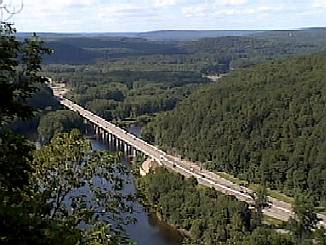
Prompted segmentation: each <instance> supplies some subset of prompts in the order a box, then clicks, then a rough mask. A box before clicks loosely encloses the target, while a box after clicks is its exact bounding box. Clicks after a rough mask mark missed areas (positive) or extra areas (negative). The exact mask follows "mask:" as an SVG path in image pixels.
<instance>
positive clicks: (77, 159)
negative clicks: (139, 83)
mask: <svg viewBox="0 0 326 245" xmlns="http://www.w3.org/2000/svg"><path fill="white" fill-rule="evenodd" d="M0 34H1V36H0V170H1V171H0V240H1V244H22V245H24V244H26V245H27V244H44V243H47V244H121V243H127V242H128V239H127V237H126V235H125V234H124V229H123V227H124V224H126V223H128V222H130V221H132V220H131V219H130V218H129V216H128V215H127V214H126V213H130V212H132V209H131V206H130V201H132V199H133V197H132V196H129V195H125V194H124V193H123V186H124V183H125V180H126V179H123V177H124V176H126V174H127V172H126V171H125V170H126V169H125V168H124V167H123V166H122V165H121V164H119V162H120V161H119V156H113V155H110V154H108V153H105V152H98V153H94V152H92V151H91V148H90V146H89V142H88V141H86V140H85V139H83V138H82V136H81V134H80V133H79V132H78V131H72V132H71V133H67V134H60V135H58V136H56V137H55V138H54V139H53V141H52V142H51V144H50V145H48V146H45V147H43V148H41V149H40V150H38V151H36V152H33V149H34V147H33V146H32V145H31V144H30V143H29V142H28V141H27V140H26V139H25V138H23V137H21V136H19V135H16V134H13V133H12V132H10V131H9V130H7V129H5V126H6V123H8V122H10V120H11V119H14V118H19V119H28V118H31V117H32V116H33V113H32V112H33V108H32V107H31V106H30V105H28V103H27V100H28V98H30V97H31V96H32V95H33V94H34V93H35V91H36V90H37V88H36V85H37V84H42V83H44V82H45V81H46V79H45V78H44V77H41V76H40V75H39V72H40V70H41V65H40V64H41V56H42V55H43V54H45V53H49V50H47V49H44V48H42V42H41V41H39V40H38V38H37V37H36V36H35V35H34V37H33V38H32V40H25V41H24V42H19V41H17V40H16V37H15V30H14V28H13V27H12V25H9V24H7V23H1V25H0ZM98 181H100V183H103V184H102V185H99V182H98ZM85 191H88V193H87V194H89V195H87V194H85Z"/></svg>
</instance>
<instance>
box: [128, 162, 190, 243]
mask: <svg viewBox="0 0 326 245" xmlns="http://www.w3.org/2000/svg"><path fill="white" fill-rule="evenodd" d="M145 161H147V160H146V159H144V158H142V159H136V160H135V161H134V163H133V175H134V177H135V180H134V185H135V187H136V191H137V198H138V200H139V202H140V203H141V205H142V206H143V207H144V208H145V210H146V211H147V212H148V213H150V214H151V216H152V218H153V219H155V220H156V222H157V223H159V224H160V225H161V226H163V227H164V228H165V229H167V230H169V231H170V232H172V233H177V235H179V237H180V238H179V239H178V240H179V242H180V243H181V242H182V241H183V240H184V239H185V238H189V237H190V232H189V231H187V230H185V229H182V228H180V227H179V226H177V225H174V224H171V223H169V222H168V221H167V219H165V218H164V217H163V216H162V214H161V213H160V212H159V207H158V206H157V205H155V204H154V203H151V202H150V201H149V200H148V199H147V198H146V195H145V192H146V190H145V189H144V188H143V186H142V185H141V184H140V182H141V179H142V178H144V176H142V175H141V174H140V171H139V169H140V168H141V167H142V164H143V163H144V162H145Z"/></svg>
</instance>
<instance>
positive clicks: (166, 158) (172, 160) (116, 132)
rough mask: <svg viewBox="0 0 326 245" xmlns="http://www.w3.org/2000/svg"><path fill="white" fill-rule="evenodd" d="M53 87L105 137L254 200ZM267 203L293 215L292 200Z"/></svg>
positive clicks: (269, 211) (274, 211)
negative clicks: (79, 103) (98, 114)
mask: <svg viewBox="0 0 326 245" xmlns="http://www.w3.org/2000/svg"><path fill="white" fill-rule="evenodd" d="M53 91H54V95H55V96H57V97H58V99H59V101H60V103H61V104H62V105H64V106H65V107H67V108H68V109H70V110H72V111H75V112H78V113H79V115H80V116H81V117H83V118H84V119H86V120H87V121H88V122H90V123H91V124H93V125H94V127H95V130H96V132H97V134H100V135H101V137H103V139H106V140H108V141H114V142H115V143H116V144H117V146H120V147H122V148H123V149H125V150H126V151H131V152H133V153H134V154H136V153H137V151H139V152H142V153H143V154H145V155H146V156H148V157H150V158H152V159H153V160H155V161H156V162H157V163H159V164H160V165H161V166H164V167H166V168H168V169H171V170H173V171H175V172H178V173H180V174H182V175H184V176H186V177H191V176H193V177H194V178H196V179H197V180H198V182H199V183H200V184H202V185H205V186H208V187H212V188H214V189H216V190H217V191H219V192H222V193H224V194H227V195H231V196H235V197H236V198H237V199H239V200H240V201H245V202H247V203H249V204H253V203H254V199H253V196H254V191H252V190H250V189H248V188H245V187H242V186H239V185H236V184H234V183H232V182H231V181H229V180H226V179H224V178H222V177H220V176H219V175H217V174H215V173H212V172H209V171H207V170H205V169H203V168H201V167H199V166H198V165H196V164H195V163H192V162H189V161H185V160H182V159H180V158H178V157H175V156H172V155H168V154H167V153H166V152H164V151H162V150H160V149H159V148H158V147H156V146H153V145H151V144H149V143H147V142H146V141H144V140H142V139H140V138H137V137H136V136H134V135H133V134H130V133H128V132H127V131H126V130H124V129H122V128H120V127H118V126H116V125H115V124H113V123H111V122H108V121H106V120H105V119H103V118H101V117H99V116H97V115H95V114H94V113H92V112H90V111H88V110H86V109H85V108H83V107H81V106H80V105H78V104H75V103H74V102H72V101H70V100H68V99H66V98H64V97H63V95H62V94H61V93H60V92H59V90H56V89H55V88H53ZM268 204H269V206H268V207H266V208H265V209H264V210H263V213H264V214H265V215H267V216H270V217H273V218H275V219H278V220H282V221H287V220H289V218H290V217H293V215H294V214H293V211H292V207H291V204H289V203H286V202H283V201H280V200H277V199H275V198H272V197H269V203H268ZM319 217H320V218H321V219H322V220H321V221H320V225H323V226H324V225H325V221H326V217H325V216H322V215H319Z"/></svg>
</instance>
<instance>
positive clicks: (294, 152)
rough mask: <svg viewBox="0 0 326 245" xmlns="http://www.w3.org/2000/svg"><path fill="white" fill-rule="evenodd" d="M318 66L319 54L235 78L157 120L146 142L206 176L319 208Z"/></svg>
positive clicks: (321, 133)
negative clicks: (308, 200)
mask: <svg viewBox="0 0 326 245" xmlns="http://www.w3.org/2000/svg"><path fill="white" fill-rule="evenodd" d="M325 64H326V55H325V53H321V54H319V55H312V56H307V57H302V58H296V59H289V60H284V61H274V62H270V63H267V64H264V65H259V66H257V67H255V68H253V69H250V70H249V69H248V70H242V71H237V72H234V73H232V74H231V75H230V76H228V77H225V78H224V79H222V80H221V81H219V82H218V83H214V84H211V85H207V86H204V87H203V88H202V89H199V90H198V91H196V92H195V93H193V94H192V95H191V96H190V97H189V98H188V99H186V100H184V101H183V102H182V103H180V104H179V106H177V108H176V109H175V110H173V111H171V112H168V113H165V114H162V115H160V116H159V117H157V118H156V120H155V122H153V123H152V124H151V125H149V127H148V130H147V135H148V134H152V135H153V136H154V138H155V141H156V142H157V143H158V144H159V145H161V146H163V147H164V148H166V149H169V150H171V151H177V152H178V153H180V154H182V155H183V156H185V157H188V158H190V159H192V160H195V161H198V160H199V161H201V162H205V163H206V167H207V168H209V169H210V170H214V171H225V172H229V173H232V174H233V175H235V176H237V177H240V178H243V179H246V180H248V181H249V182H251V183H252V182H255V183H265V184H266V186H267V187H270V188H272V189H278V190H281V191H283V192H285V193H287V194H290V195H292V196H294V195H295V194H296V193H300V192H311V193H312V194H313V196H314V197H315V199H316V200H317V201H321V202H323V201H324V202H325V200H326V138H325V132H326V109H325V108H326V73H325V70H326V65H325Z"/></svg>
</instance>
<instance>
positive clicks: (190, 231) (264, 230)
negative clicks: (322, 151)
mask: <svg viewBox="0 0 326 245" xmlns="http://www.w3.org/2000/svg"><path fill="white" fill-rule="evenodd" d="M138 188H139V189H140V193H142V194H143V198H145V199H146V200H147V202H148V203H149V204H150V206H151V207H152V208H154V210H155V211H156V212H157V213H158V215H159V216H160V217H161V218H162V219H163V220H165V221H166V222H168V223H169V224H171V225H174V226H175V227H177V228H178V229H180V230H182V231H183V233H185V234H186V238H185V240H184V241H183V244H205V245H213V244H236V245H245V244H250V245H279V244H287V245H292V244H293V245H294V244H307V245H308V244H313V241H312V240H311V238H312V237H314V238H315V242H316V244H324V243H323V242H325V239H326V237H325V236H323V235H322V234H323V230H320V231H318V232H316V233H315V234H314V235H313V236H312V234H311V233H310V232H308V233H306V232H307V230H305V228H303V226H302V224H303V223H305V224H308V223H307V221H308V220H309V218H308V215H307V214H306V213H305V212H306V209H304V210H305V212H303V213H301V214H304V216H305V218H303V219H302V220H301V221H298V222H297V221H290V223H289V224H288V225H286V224H285V225H268V224H264V222H262V218H261V217H262V216H261V213H260V211H259V208H258V207H257V206H256V209H255V210H252V209H250V208H249V205H248V204H247V203H244V202H239V201H238V200H236V199H235V198H234V197H230V196H226V195H224V194H221V193H218V192H217V191H215V190H214V189H210V188H207V187H203V186H200V185H198V183H197V181H196V180H195V179H194V178H189V179H185V178H184V177H183V176H181V175H179V174H176V173H173V172H169V171H168V170H166V169H163V168H160V169H156V170H155V171H154V172H152V173H150V174H148V175H146V176H145V177H142V178H140V179H139V180H138ZM308 200H309V199H307V198H305V199H304V201H302V200H301V202H300V205H305V207H309V205H308V204H307V203H308ZM256 203H257V205H258V206H259V203H260V200H256ZM300 205H298V207H299V206H300ZM311 207H312V208H313V206H311V205H310V208H311ZM299 213H300V212H298V214H299ZM311 217H313V215H312V216H311ZM303 220H305V221H303ZM291 222H292V223H291ZM301 222H302V223H301ZM299 227H301V228H302V229H301V228H299ZM281 228H286V229H289V230H290V231H291V232H293V233H292V234H293V236H290V235H289V233H288V232H285V233H284V232H283V233H278V232H277V229H281ZM297 231H300V234H301V235H302V234H305V235H302V236H301V235H299V236H297V235H294V234H296V232H297Z"/></svg>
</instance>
